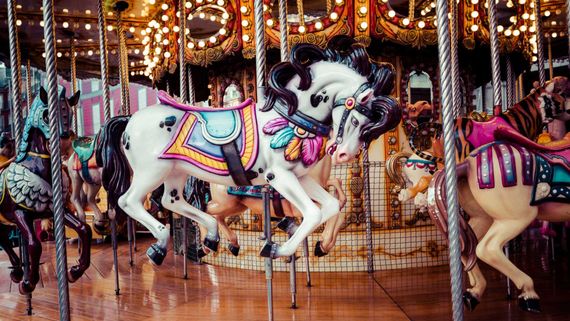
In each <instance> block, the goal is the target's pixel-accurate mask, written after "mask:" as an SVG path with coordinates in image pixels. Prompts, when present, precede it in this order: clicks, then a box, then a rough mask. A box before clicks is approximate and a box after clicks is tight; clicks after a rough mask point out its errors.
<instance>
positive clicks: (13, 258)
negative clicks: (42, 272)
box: [0, 224, 24, 283]
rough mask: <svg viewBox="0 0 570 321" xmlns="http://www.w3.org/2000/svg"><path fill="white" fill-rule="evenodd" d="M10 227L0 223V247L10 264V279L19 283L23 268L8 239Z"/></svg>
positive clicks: (22, 275)
mask: <svg viewBox="0 0 570 321" xmlns="http://www.w3.org/2000/svg"><path fill="white" fill-rule="evenodd" d="M9 233H10V229H9V228H8V227H7V226H5V225H2V224H0V247H1V248H3V249H4V252H6V254H7V255H8V259H9V260H10V263H11V264H12V272H10V279H11V280H12V282H14V283H19V282H20V281H22V278H23V277H24V270H23V269H22V262H21V261H20V258H19V257H18V254H16V252H15V251H14V249H13V248H12V244H11V243H10V239H9Z"/></svg>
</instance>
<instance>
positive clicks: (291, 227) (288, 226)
mask: <svg viewBox="0 0 570 321" xmlns="http://www.w3.org/2000/svg"><path fill="white" fill-rule="evenodd" d="M297 227H298V226H297V224H296V223H295V219H294V218H291V217H284V218H283V219H282V220H281V221H279V223H277V228H278V229H280V230H282V231H283V232H286V233H287V234H289V235H292V234H293V233H295V231H296V230H297Z"/></svg>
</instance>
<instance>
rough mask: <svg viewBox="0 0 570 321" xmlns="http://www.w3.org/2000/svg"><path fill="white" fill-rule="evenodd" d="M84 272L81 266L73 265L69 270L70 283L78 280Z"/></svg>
mask: <svg viewBox="0 0 570 321" xmlns="http://www.w3.org/2000/svg"><path fill="white" fill-rule="evenodd" d="M83 272H84V271H82V270H81V269H80V268H79V266H73V267H71V268H70V269H69V271H68V272H67V281H69V283H73V282H75V281H77V280H78V279H79V278H80V277H81V276H82V275H83Z"/></svg>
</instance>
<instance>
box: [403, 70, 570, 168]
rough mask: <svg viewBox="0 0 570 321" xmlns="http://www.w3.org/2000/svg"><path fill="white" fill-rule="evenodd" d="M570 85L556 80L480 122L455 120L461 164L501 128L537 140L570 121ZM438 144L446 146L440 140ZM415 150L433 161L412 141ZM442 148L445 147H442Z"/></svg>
mask: <svg viewBox="0 0 570 321" xmlns="http://www.w3.org/2000/svg"><path fill="white" fill-rule="evenodd" d="M569 87H570V83H569V82H568V79H567V78H566V77H555V78H553V79H552V80H551V81H549V82H547V83H546V85H545V86H544V87H536V88H535V89H534V90H533V91H532V92H531V93H530V94H529V95H528V96H526V97H525V98H524V99H523V100H522V101H520V102H518V103H517V104H515V105H514V106H512V107H511V108H509V109H508V110H507V111H505V112H503V113H501V114H500V115H498V116H493V117H490V118H488V119H487V120H485V118H484V117H480V118H478V119H480V120H483V121H477V120H475V119H472V118H457V119H456V120H455V125H454V131H455V155H456V160H457V162H461V161H463V160H464V159H465V158H466V157H467V156H469V153H471V152H472V151H473V150H475V149H476V148H478V147H481V146H483V145H485V144H488V143H491V142H492V141H493V140H494V138H493V137H494V132H495V130H496V128H498V127H499V126H509V127H512V128H514V129H515V130H516V131H518V132H520V133H521V135H523V136H525V137H527V138H529V139H531V140H535V139H537V138H538V135H539V134H540V133H541V132H542V129H543V128H544V125H545V124H547V123H549V122H551V121H553V120H555V119H558V120H566V119H569V118H570V89H569ZM438 145H440V146H443V142H442V141H441V140H440V142H438ZM410 147H411V148H412V151H413V152H414V153H415V154H417V155H418V156H419V157H421V158H423V159H426V160H433V157H432V156H430V155H425V154H424V153H423V152H422V151H421V150H419V149H418V148H416V147H415V146H414V143H413V141H412V140H410ZM440 149H442V147H440Z"/></svg>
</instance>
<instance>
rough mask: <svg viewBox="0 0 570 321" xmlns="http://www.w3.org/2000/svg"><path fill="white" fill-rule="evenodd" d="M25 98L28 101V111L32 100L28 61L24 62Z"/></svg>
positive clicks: (30, 72)
mask: <svg viewBox="0 0 570 321" xmlns="http://www.w3.org/2000/svg"><path fill="white" fill-rule="evenodd" d="M26 98H27V101H28V104H27V105H28V106H27V107H28V109H27V110H28V111H29V110H30V106H32V99H34V95H32V67H31V66H30V59H28V60H27V61H26Z"/></svg>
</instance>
